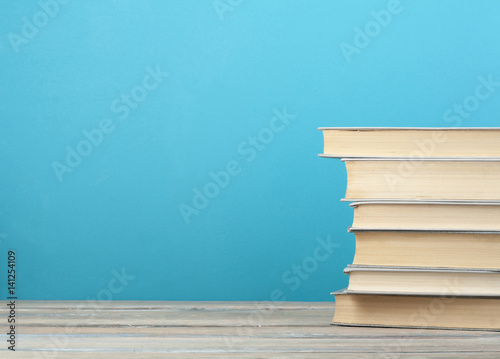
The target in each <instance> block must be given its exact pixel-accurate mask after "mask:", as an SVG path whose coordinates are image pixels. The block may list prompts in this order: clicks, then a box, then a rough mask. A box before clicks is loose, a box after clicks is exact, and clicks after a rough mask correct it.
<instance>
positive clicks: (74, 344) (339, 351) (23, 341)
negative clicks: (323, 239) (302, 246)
mask: <svg viewBox="0 0 500 359" xmlns="http://www.w3.org/2000/svg"><path fill="white" fill-rule="evenodd" d="M16 304H17V307H16V311H17V313H16V316H17V320H18V321H17V323H16V324H18V326H17V328H16V330H17V334H18V337H17V348H18V351H17V352H16V357H19V358H28V357H29V358H69V357H70V358H96V357H99V358H110V359H111V358H120V359H122V358H127V357H134V358H137V357H144V358H160V357H162V358H163V357H165V356H168V357H169V358H190V357H196V358H226V357H238V358H276V359H278V358H329V357H333V356H337V355H341V356H342V357H343V358H397V357H400V356H404V357H405V358H406V357H414V358H448V357H454V358H466V357H472V356H473V357H475V358H492V357H500V333H499V332H487V331H457V330H425V329H396V328H366V327H341V326H331V325H330V324H329V323H330V320H331V318H332V317H333V310H334V305H333V303H330V302H327V303H293V302H283V303H281V302H280V303H270V302H253V303H250V302H98V303H95V302H94V303H89V302H45V301H19V302H16ZM1 305H2V306H3V307H4V308H5V301H3V302H2V304H1ZM0 324H1V325H0V333H7V326H6V324H7V323H6V320H5V321H4V322H3V323H1V322H0ZM0 340H1V341H2V342H3V343H5V344H4V346H3V347H0V351H6V350H7V345H6V335H5V334H3V335H0ZM0 356H1V355H0Z"/></svg>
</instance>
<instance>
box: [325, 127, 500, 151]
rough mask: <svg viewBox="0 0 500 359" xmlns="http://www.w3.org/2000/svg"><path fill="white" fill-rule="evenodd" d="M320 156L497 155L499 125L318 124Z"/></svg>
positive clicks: (499, 136)
mask: <svg viewBox="0 0 500 359" xmlns="http://www.w3.org/2000/svg"><path fill="white" fill-rule="evenodd" d="M319 130H320V131H322V132H323V137H324V150H323V154H321V155H320V156H323V157H339V158H340V157H367V156H370V157H500V141H498V139H499V138H500V128H496V127H495V128H465V127H462V128H459V127H446V128H412V127H406V128H405V127H336V128H331V127H320V128H319Z"/></svg>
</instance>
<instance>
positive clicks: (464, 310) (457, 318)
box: [332, 291, 500, 330]
mask: <svg viewBox="0 0 500 359" xmlns="http://www.w3.org/2000/svg"><path fill="white" fill-rule="evenodd" d="M334 294H335V302H336V303H335V314H334V317H333V322H332V324H338V325H354V326H382V327H410V328H443V329H444V328H447V329H484V330H500V297H497V296H428V295H415V294H412V295H402V294H397V295H396V294H386V295H380V294H361V293H353V292H346V291H340V292H337V293H334Z"/></svg>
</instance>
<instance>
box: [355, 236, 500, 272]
mask: <svg viewBox="0 0 500 359" xmlns="http://www.w3.org/2000/svg"><path fill="white" fill-rule="evenodd" d="M350 231H352V232H354V234H355V237H356V249H355V251H354V260H353V264H356V265H373V266H402V267H442V268H481V269H500V232H486V231H482V232H480V231H477V232H467V231H447V232H445V231H396V230H394V231H377V230H371V229H363V230H361V229H355V230H352V229H350Z"/></svg>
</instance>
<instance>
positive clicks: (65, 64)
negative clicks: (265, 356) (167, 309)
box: [0, 0, 500, 301]
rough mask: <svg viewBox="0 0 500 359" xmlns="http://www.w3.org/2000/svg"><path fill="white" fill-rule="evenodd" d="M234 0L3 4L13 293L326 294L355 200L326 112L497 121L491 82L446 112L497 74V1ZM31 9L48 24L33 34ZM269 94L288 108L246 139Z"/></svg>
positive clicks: (3, 156) (347, 118) (267, 106)
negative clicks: (121, 106)
mask: <svg viewBox="0 0 500 359" xmlns="http://www.w3.org/2000/svg"><path fill="white" fill-rule="evenodd" d="M45 2H49V3H51V0H45ZM45 2H44V0H42V1H41V3H45ZM221 3H225V4H226V7H225V8H222V7H220V8H219V11H217V9H216V8H215V7H214V2H213V1H211V0H206V1H205V0H203V1H202V0H197V1H194V0H182V1H181V0H178V1H163V0H156V1H153V0H150V1H140V2H139V1H100V0H99V1H98V0H93V1H81V2H77V1H68V2H66V3H64V4H59V3H58V4H59V5H58V6H54V4H53V2H52V8H51V9H52V14H51V15H52V16H49V15H45V18H44V15H43V14H41V15H40V14H39V13H40V11H44V10H43V9H42V6H41V5H40V4H39V3H38V2H36V1H18V2H4V3H3V4H2V5H3V6H2V12H1V13H0V19H1V21H0V34H1V36H2V37H1V41H0V84H1V86H0V104H1V105H0V170H1V187H0V240H1V244H0V246H1V253H0V257H1V258H0V265H1V266H2V268H5V272H6V267H7V264H6V261H7V251H8V250H9V249H14V250H15V251H16V253H17V269H18V278H17V295H18V297H19V298H20V299H120V300H121V299H137V300H140V299H145V300H146V299H149V300H271V299H280V300H283V299H285V300H299V301H323V300H332V298H331V296H330V295H329V293H330V292H331V291H333V290H338V289H341V288H343V287H345V286H346V285H347V276H345V275H344V274H343V273H342V270H343V268H344V267H345V266H346V264H348V263H350V262H351V261H352V257H353V252H354V238H353V237H352V235H351V234H348V233H346V229H347V227H348V226H349V225H350V223H351V221H352V210H351V209H350V208H349V207H348V204H346V203H341V202H339V199H340V198H342V197H343V195H344V192H345V185H346V183H345V170H344V165H343V164H342V163H341V162H340V161H337V160H327V159H322V158H319V157H317V154H318V153H320V152H322V146H323V139H322V134H321V132H319V131H317V127H319V126H440V127H443V126H497V125H498V122H499V120H500V91H498V89H499V87H498V86H496V87H495V86H494V87H493V88H492V91H490V93H489V96H488V99H485V100H481V101H479V102H477V105H474V109H473V110H472V111H469V112H468V113H466V114H464V115H460V116H458V117H457V115H455V116H454V117H453V118H447V117H446V116H444V117H443V114H444V113H445V112H446V111H447V110H448V109H451V108H453V106H454V104H459V105H460V104H463V103H464V101H467V98H468V96H472V95H474V91H475V89H476V87H477V86H478V85H479V84H480V80H479V79H480V77H483V78H484V79H488V76H490V78H492V79H493V80H494V81H500V69H499V65H500V46H498V45H499V43H500V41H499V40H500V22H499V21H498V14H499V13H500V2H497V1H493V0H491V1H457V0H453V1H452V0H449V1H439V2H437V1H413V2H412V1H405V0H402V1H401V2H400V4H399V5H398V6H397V9H398V10H399V12H398V13H397V14H392V15H391V17H390V19H389V20H388V24H387V23H386V24H385V25H386V26H385V27H383V26H380V25H379V26H378V30H377V26H376V24H375V25H374V24H373V21H375V20H374V19H375V17H374V16H378V15H374V14H380V11H387V9H388V6H389V5H388V1H348V0H345V1H332V0H313V1H311V0H295V1H284V0H273V1H268V0H259V1H257V0H253V1H242V2H238V1H236V0H232V1H231V3H232V4H233V5H228V4H229V0H221ZM221 3H216V2H215V5H217V4H219V6H221V5H220V4H221ZM49 9H50V8H49ZM56 10H57V11H56ZM37 14H38V15H37ZM383 14H386V13H384V12H382V15H380V16H383ZM24 17H25V18H24ZM45 20H47V21H45ZM386 20H387V17H386ZM26 21H28V22H30V23H32V24H33V22H37V23H38V24H39V25H41V26H38V27H36V29H37V30H38V31H37V32H36V33H35V34H34V35H33V34H32V33H29V31H28V33H27V34H28V35H29V36H30V37H31V38H29V39H28V38H27V37H25V36H24V35H23V32H22V31H23V26H25V27H26V26H29V25H26ZM44 21H45V22H46V24H44ZM42 25H43V26H42ZM34 26H36V25H34ZM366 26H368V29H367V31H372V32H371V33H372V35H374V36H369V37H368V38H367V39H368V41H366V39H365V43H364V45H363V46H364V47H363V48H357V52H356V53H353V54H351V56H346V55H345V54H344V53H343V51H342V47H341V46H342V43H345V44H348V45H349V46H354V45H355V42H354V40H355V34H356V30H355V27H358V28H359V29H361V31H363V32H365V30H366V29H365V27H366ZM370 26H371V27H370ZM25 30H26V29H25ZM13 34H15V35H13ZM15 36H18V37H15ZM20 36H23V38H24V41H22V42H19V37H20ZM13 39H14V40H13ZM358 40H359V39H358ZM367 42H368V43H367ZM344 46H345V45H344ZM156 67H158V68H159V69H161V71H163V72H168V73H169V75H168V76H165V77H164V78H162V81H161V83H158V84H157V87H156V88H155V89H154V90H151V91H148V92H147V93H146V95H145V99H144V100H143V101H140V103H135V104H134V105H137V106H136V108H131V107H130V108H129V110H130V114H129V115H128V116H126V118H124V119H123V120H120V119H119V114H118V113H117V111H113V109H112V107H111V106H112V104H113V103H114V101H117V100H118V101H121V100H120V99H121V96H122V94H129V95H130V93H131V91H134V89H135V90H137V86H141V85H142V83H143V80H144V79H145V77H146V76H148V68H149V69H150V68H153V69H155V68H156ZM150 80H151V78H150ZM139 90H140V89H139ZM139 90H137V91H139ZM139 93H140V92H139ZM142 94H144V93H142ZM472 103H474V102H472ZM469 107H470V106H469ZM115 110H116V108H115ZM275 111H286V113H288V114H290V115H295V117H294V118H293V119H291V120H290V123H289V125H287V126H285V128H284V129H283V130H282V131H281V132H277V133H273V135H274V136H273V138H272V140H270V141H267V142H268V143H266V144H265V145H264V146H262V143H261V144H260V146H262V147H263V148H262V147H259V148H260V149H259V150H255V156H252V157H251V156H250V155H249V154H246V155H245V154H243V153H242V151H241V150H242V148H246V149H248V148H250V147H248V146H250V145H249V136H258V135H259V133H260V134H261V135H262V136H265V135H267V136H269V127H270V121H271V119H272V118H273V116H274V112H275ZM105 119H108V120H109V121H111V123H112V126H113V128H114V130H113V131H112V132H111V133H108V134H104V135H103V139H102V142H100V143H99V144H98V145H95V146H93V147H92V148H91V153H90V154H89V155H88V156H86V157H83V158H82V161H81V164H79V165H77V166H75V167H74V168H70V169H71V172H65V173H63V174H62V175H61V179H62V180H61V181H60V180H59V179H58V176H57V175H56V172H55V171H54V168H53V164H54V163H55V162H58V163H60V164H62V165H66V162H65V156H66V155H67V151H68V150H67V147H68V146H69V147H70V148H72V149H75V148H76V147H77V145H78V144H79V143H80V142H81V141H84V140H85V136H84V134H83V131H85V130H86V131H90V130H92V129H95V128H99V123H100V122H101V121H105ZM266 129H267V130H266ZM265 138H266V140H268V137H265ZM240 146H243V147H240ZM87 149H88V148H87ZM230 161H236V162H237V163H238V165H239V168H240V172H239V173H238V174H237V175H234V176H231V178H230V182H229V184H227V186H225V188H222V189H221V188H219V190H218V192H219V193H218V194H217V195H216V196H212V197H213V198H209V199H208V204H206V203H205V205H206V206H205V207H204V208H202V209H199V210H198V213H197V214H192V215H189V216H188V217H189V219H188V220H187V221H186V220H185V218H184V217H183V215H182V214H181V211H180V209H179V208H180V206H182V205H183V204H184V205H186V206H191V207H192V208H194V207H193V197H194V193H195V192H193V190H194V189H198V190H200V191H203V189H204V188H205V186H206V185H207V184H209V183H210V182H213V180H212V178H211V176H210V173H211V172H214V173H217V172H219V171H221V170H225V168H226V166H227V164H228V163H229V162H230ZM231 163H233V164H234V162H231ZM68 168H69V167H68ZM209 187H210V185H209ZM211 188H212V190H214V191H215V189H214V188H213V186H212V187H211ZM187 222H189V223H187ZM318 238H321V239H322V240H323V241H327V238H330V241H331V242H333V243H335V249H334V250H331V248H330V250H331V253H329V254H328V253H327V252H326V251H324V250H322V249H321V247H319V246H320V244H319V242H318ZM320 251H321V252H320ZM319 253H320V254H321V256H320V257H319V256H318V254H319ZM315 254H316V257H315ZM297 267H298V268H299V270H300V271H301V275H299V274H293V273H294V272H293V271H294V268H295V270H297ZM123 272H125V273H126V275H127V276H128V277H125V279H124V278H121V277H120V276H117V273H123ZM132 277H133V278H132ZM120 278H121V280H122V281H120ZM6 289H7V288H6V285H4V286H3V287H2V291H3V293H5V294H4V296H5V295H6ZM276 291H277V292H276ZM273 293H274V294H273ZM276 293H279V295H276Z"/></svg>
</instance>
